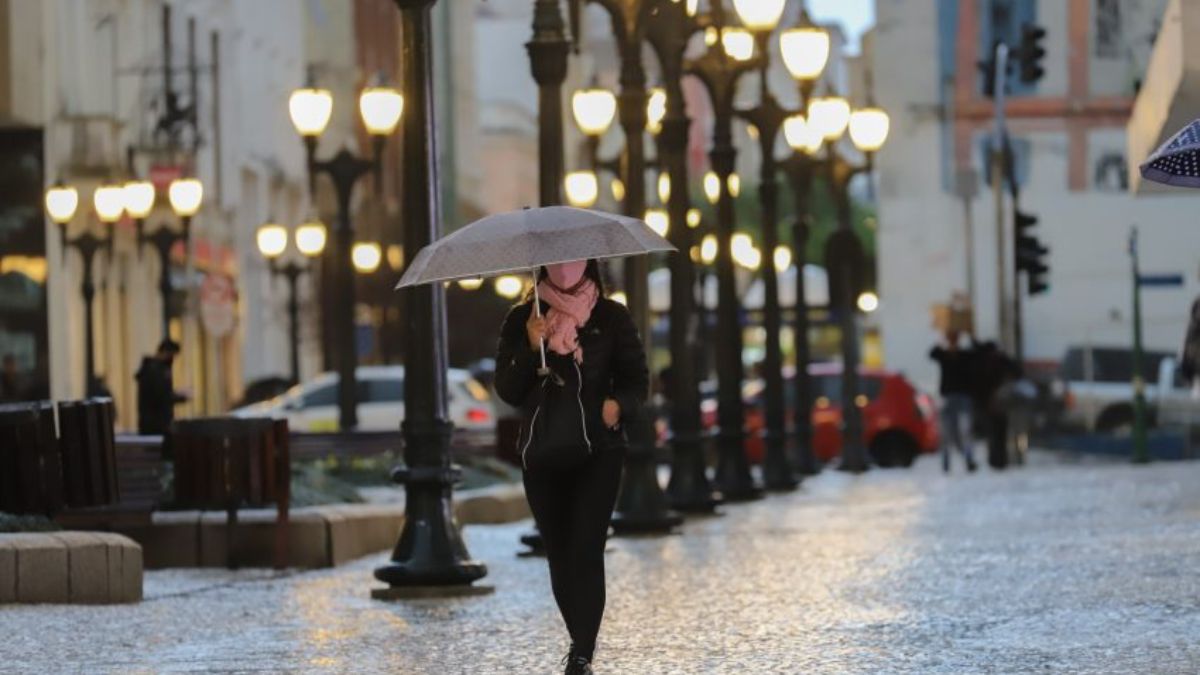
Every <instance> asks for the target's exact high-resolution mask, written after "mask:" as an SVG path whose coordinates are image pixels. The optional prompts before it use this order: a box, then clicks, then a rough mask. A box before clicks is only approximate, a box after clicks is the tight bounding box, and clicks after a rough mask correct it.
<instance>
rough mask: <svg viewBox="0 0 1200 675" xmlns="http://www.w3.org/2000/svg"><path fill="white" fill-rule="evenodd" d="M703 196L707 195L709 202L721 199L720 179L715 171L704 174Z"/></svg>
mask: <svg viewBox="0 0 1200 675" xmlns="http://www.w3.org/2000/svg"><path fill="white" fill-rule="evenodd" d="M704 196H705V197H708V203H709V204H716V203H717V202H719V201H721V179H720V177H719V176H717V174H716V172H715V171H709V172H708V173H706V174H704Z"/></svg>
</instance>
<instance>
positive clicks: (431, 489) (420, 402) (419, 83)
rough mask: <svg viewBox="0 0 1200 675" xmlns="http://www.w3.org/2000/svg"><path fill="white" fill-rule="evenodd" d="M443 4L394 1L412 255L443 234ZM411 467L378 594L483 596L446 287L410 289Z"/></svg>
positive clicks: (399, 473)
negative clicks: (449, 347)
mask: <svg viewBox="0 0 1200 675" xmlns="http://www.w3.org/2000/svg"><path fill="white" fill-rule="evenodd" d="M435 2H436V0H396V5H397V7H399V8H400V17H401V34H402V35H404V42H403V47H402V51H401V59H400V60H401V64H402V67H401V71H402V77H401V81H402V82H404V86H405V94H406V97H407V98H408V100H409V102H410V103H411V105H410V109H411V111H412V112H411V114H409V115H407V116H405V120H404V130H403V151H404V171H403V179H402V180H403V183H402V186H401V187H402V189H401V195H400V197H401V200H402V202H403V204H404V205H405V208H404V211H403V212H402V213H403V215H402V219H403V223H402V225H403V230H404V251H405V252H407V253H408V255H406V258H407V259H409V260H412V258H413V257H415V256H416V254H417V252H418V251H420V250H421V249H422V248H424V247H425V246H427V245H429V244H430V243H432V242H433V241H434V240H435V239H437V237H438V235H439V234H440V233H441V227H440V224H439V223H438V221H437V214H438V208H437V207H438V204H437V195H438V194H439V191H438V189H437V188H438V175H437V162H436V158H437V153H436V146H435V145H434V140H435V138H436V133H435V129H434V101H433V91H432V90H433V82H432V78H433V74H432V69H433V53H432V51H433V50H432V41H433V31H432V26H431V23H432V21H431V17H430V10H431V9H432V7H433V5H434V3H435ZM403 293H404V299H403V302H404V307H405V320H406V324H405V330H404V362H405V373H404V422H403V423H402V425H401V430H402V432H403V434H404V466H402V467H398V468H396V469H395V470H394V471H393V472H392V480H394V481H396V482H398V483H404V493H405V509H404V514H405V518H404V526H403V529H402V530H401V531H400V537H399V540H398V541H397V542H396V547H395V549H394V550H393V551H392V557H391V561H390V562H389V563H388V564H386V565H384V566H383V567H380V568H377V569H376V570H375V578H376V579H379V580H380V581H383V582H385V583H387V584H388V586H389V588H388V589H383V590H378V591H373V592H372V595H373V597H383V598H387V597H395V596H406V595H408V596H411V595H413V594H421V595H425V596H428V595H429V591H430V590H431V589H432V590H433V591H435V592H438V593H459V594H461V593H479V592H487V591H488V590H490V589H488V588H480V587H475V586H472V585H471V584H472V583H473V582H474V581H476V580H477V579H480V578H482V577H483V576H484V575H486V574H487V567H486V566H485V565H483V564H482V563H479V562H475V561H473V560H471V558H470V554H469V553H468V552H467V546H466V544H465V543H463V540H462V535H461V533H460V532H459V531H458V526H457V524H456V523H455V522H454V516H453V513H454V511H453V507H452V505H451V493H452V490H453V486H454V483H456V482H457V481H458V480H459V479H460V478H461V476H462V471H461V470H460V469H459V468H458V467H457V466H454V465H453V464H451V462H450V432H451V430H452V428H453V425H452V424H451V423H450V420H449V414H448V411H447V386H448V385H447V381H446V368H447V365H448V358H447V354H446V294H445V289H444V288H443V287H442V285H441V284H430V285H427V286H418V287H414V288H407V289H404V291H403Z"/></svg>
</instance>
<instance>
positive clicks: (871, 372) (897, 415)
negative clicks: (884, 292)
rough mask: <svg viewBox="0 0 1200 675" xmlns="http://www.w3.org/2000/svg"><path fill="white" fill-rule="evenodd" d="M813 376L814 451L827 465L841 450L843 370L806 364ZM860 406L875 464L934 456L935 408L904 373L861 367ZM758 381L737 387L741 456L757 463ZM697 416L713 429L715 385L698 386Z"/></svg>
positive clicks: (790, 403)
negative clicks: (742, 425) (741, 408)
mask: <svg viewBox="0 0 1200 675" xmlns="http://www.w3.org/2000/svg"><path fill="white" fill-rule="evenodd" d="M808 374H809V376H810V377H811V378H812V395H813V408H812V411H811V413H810V414H811V415H812V424H813V453H814V454H815V455H816V457H817V458H818V459H819V460H821V461H823V462H828V461H830V460H832V459H834V458H835V457H837V456H838V455H840V454H841V452H842V407H841V400H842V366H841V364H837V363H814V364H810V365H809V368H808ZM794 378H795V372H794V370H793V369H786V370H785V371H784V392H785V396H784V403H785V406H786V413H785V414H786V416H787V422H788V424H789V426H790V425H791V420H792V419H793V417H792V416H793V414H794V410H795V407H796V406H795V401H796V399H795V384H794V382H795V379H794ZM859 384H860V387H861V391H862V393H861V394H860V401H859V404H860V407H861V408H862V418H863V441H864V442H865V443H866V445H867V448H868V451H869V452H870V453H871V457H872V459H873V460H874V461H875V463H876V464H878V465H880V466H884V467H890V466H910V465H911V464H912V462H913V460H914V459H915V458H916V456H917V455H919V454H921V453H931V452H937V450H938V447H939V444H940V442H941V440H940V433H939V427H938V417H937V407H936V406H935V405H934V402H933V399H932V398H931V397H930V396H929V395H928V394H925V393H923V392H919V391H917V389H916V388H914V387H913V386H912V384H911V383H909V381H908V379H907V378H905V377H904V376H903V375H901V374H899V373H896V372H893V371H889V370H884V369H878V368H860V369H859ZM764 388H765V383H764V382H763V380H750V381H748V382H746V384H745V385H744V386H743V387H742V398H743V400H744V401H745V402H746V454H747V456H748V457H749V458H750V461H751V462H755V463H757V462H761V461H762V458H763V454H764V452H765V445H764V441H763V438H762V431H763V428H764V427H765V418H764V411H763V402H762V399H763V393H764ZM700 407H701V414H702V419H703V423H704V426H705V428H708V429H711V428H715V427H716V425H717V399H716V383H713V382H706V383H704V385H702V386H701V404H700Z"/></svg>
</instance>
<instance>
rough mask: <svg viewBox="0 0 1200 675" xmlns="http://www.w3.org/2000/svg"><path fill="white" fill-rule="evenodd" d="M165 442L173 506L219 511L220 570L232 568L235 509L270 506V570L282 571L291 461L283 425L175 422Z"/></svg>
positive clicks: (229, 420)
mask: <svg viewBox="0 0 1200 675" xmlns="http://www.w3.org/2000/svg"><path fill="white" fill-rule="evenodd" d="M167 442H168V444H169V445H170V447H171V452H172V454H173V455H174V457H175V504H174V506H176V507H178V508H182V509H200V510H207V509H212V510H224V511H225V518H226V526H225V537H226V551H227V558H226V564H227V566H228V567H229V568H230V569H233V568H234V567H235V566H236V560H235V559H234V551H235V547H234V536H235V530H236V528H237V519H238V514H237V512H238V509H239V508H240V507H243V506H247V507H252V508H253V507H262V506H265V505H268V504H272V503H273V504H275V506H276V510H277V515H276V520H275V566H276V567H277V568H283V567H287V563H288V553H287V528H288V508H289V503H290V499H291V457H290V444H289V435H288V428H287V420H272V419H266V418H259V419H240V418H234V417H213V418H197V419H188V420H179V421H176V422H174V423H173V424H172V425H171V429H170V430H169V431H168V437H167Z"/></svg>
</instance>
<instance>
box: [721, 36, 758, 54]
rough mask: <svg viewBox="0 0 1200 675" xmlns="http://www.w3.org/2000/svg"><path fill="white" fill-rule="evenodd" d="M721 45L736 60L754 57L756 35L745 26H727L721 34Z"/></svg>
mask: <svg viewBox="0 0 1200 675" xmlns="http://www.w3.org/2000/svg"><path fill="white" fill-rule="evenodd" d="M721 45H722V46H723V47H725V53H726V54H728V55H729V56H730V58H732V59H733V60H735V61H749V60H750V59H752V58H754V35H752V34H751V33H750V31H748V30H746V29H744V28H726V29H725V32H723V33H722V34H721Z"/></svg>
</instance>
